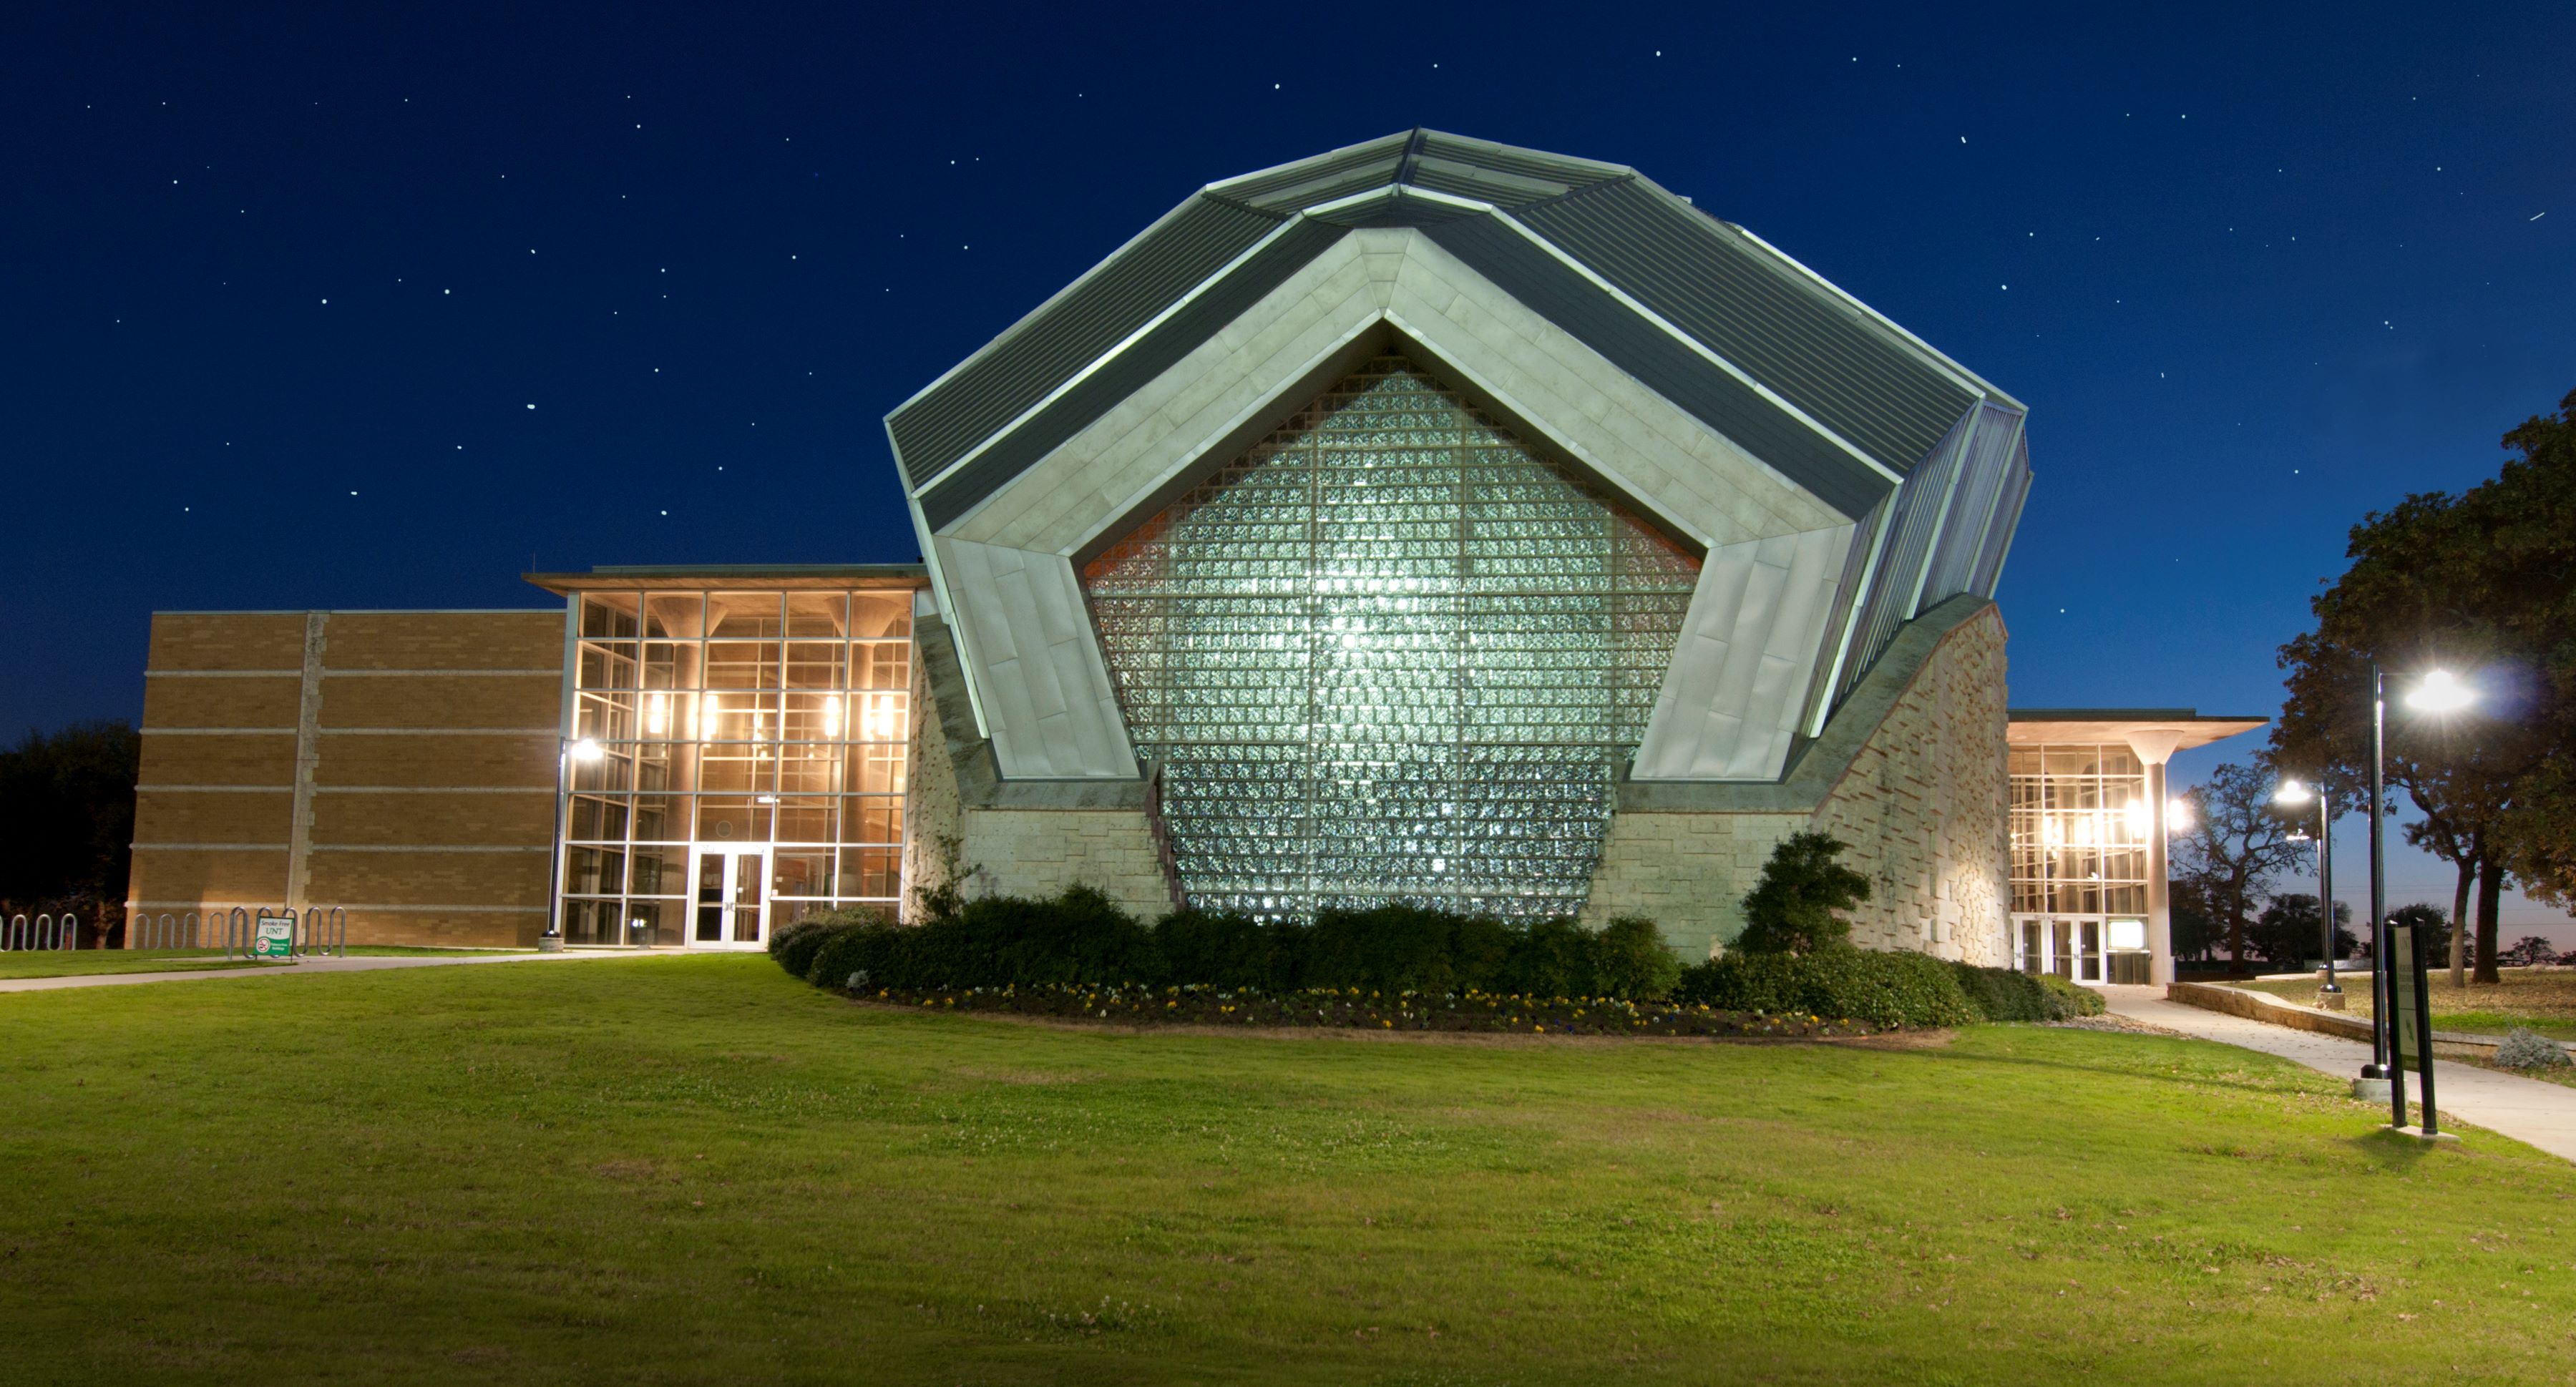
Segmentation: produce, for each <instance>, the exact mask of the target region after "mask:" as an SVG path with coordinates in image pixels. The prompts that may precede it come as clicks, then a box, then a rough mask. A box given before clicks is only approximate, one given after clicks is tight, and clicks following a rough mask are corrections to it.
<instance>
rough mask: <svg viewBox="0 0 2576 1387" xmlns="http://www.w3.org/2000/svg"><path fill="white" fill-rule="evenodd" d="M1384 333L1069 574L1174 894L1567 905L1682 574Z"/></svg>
mask: <svg viewBox="0 0 2576 1387" xmlns="http://www.w3.org/2000/svg"><path fill="white" fill-rule="evenodd" d="M1698 576H1699V561H1698V560H1697V559H1696V558H1695V557H1693V556H1692V555H1691V554H1690V553H1689V552H1688V551H1686V550H1684V549H1682V548H1681V547H1680V546H1678V545H1676V544H1674V543H1673V542H1672V541H1670V540H1668V539H1666V538H1665V537H1664V536H1662V535H1661V534H1659V533H1657V532H1655V531H1653V530H1651V529H1649V528H1647V527H1646V526H1645V525H1643V524H1641V523H1639V522H1638V521H1636V520H1635V519H1633V518H1631V517H1629V516H1628V515H1625V514H1623V513H1621V512H1620V511H1619V510H1618V509H1616V508H1615V507H1613V506H1612V505H1611V504H1609V503H1608V502H1607V501H1605V500H1604V499H1603V498H1601V497H1600V496H1598V495H1595V494H1594V493H1592V492H1591V491H1589V490H1588V489H1586V488H1585V487H1583V486H1580V485H1578V484H1577V483H1576V482H1574V481H1573V480H1571V479H1570V478H1568V477H1567V476H1566V475H1564V474H1563V473H1561V472H1559V471H1558V470H1557V469H1556V468H1555V467H1553V466H1552V465H1551V464H1549V463H1548V462H1546V461H1545V460H1543V459H1541V458H1540V457H1538V456H1536V455H1535V454H1533V453H1532V452H1531V451H1530V450H1529V449H1527V448H1526V447H1524V446H1523V445H1522V444H1520V443H1519V442H1518V441H1517V440H1515V439H1514V438H1513V437H1512V436H1511V435H1509V434H1508V433H1506V432H1505V431H1504V430H1502V429H1501V428H1499V427H1497V426H1496V425H1495V424H1494V423H1492V422H1491V421H1489V420H1487V419H1485V418H1484V417H1482V416H1481V415H1479V414H1477V413H1476V412H1475V411H1474V410H1472V409H1470V408H1468V407H1467V406H1466V405H1465V404H1463V403H1462V402H1461V401H1460V400H1459V399H1458V398H1457V397H1456V396H1454V395H1452V394H1451V393H1449V392H1448V391H1447V390H1445V389H1443V388H1442V387H1441V386H1439V385H1438V384H1437V383H1435V382H1434V381H1432V380H1431V379H1429V378H1428V377H1426V376H1424V375H1422V374H1421V373H1420V372H1418V371H1416V370H1415V369H1413V367H1412V366H1411V364H1410V363H1408V362H1407V361H1405V360H1404V359H1402V358H1400V357H1386V358H1381V359H1378V360H1375V361H1372V362H1370V363H1368V364H1367V365H1365V366H1364V367H1362V368H1361V369H1360V370H1359V371H1358V372H1357V373H1355V374H1353V375H1352V376H1350V377H1348V378H1347V379H1345V380H1343V381H1341V382H1340V383H1338V384H1337V385H1335V386H1334V387H1333V388H1332V389H1331V390H1329V391H1327V392H1326V393H1325V394H1324V395H1323V396H1322V397H1321V398H1319V399H1318V400H1316V401H1315V402H1314V403H1313V404H1312V405H1311V406H1309V407H1308V408H1307V409H1306V410H1305V411H1303V412H1302V413H1300V414H1299V415H1298V416H1297V417H1295V418H1294V419H1292V420H1290V421H1289V422H1288V423H1287V424H1286V425H1284V426H1283V427H1282V428H1280V429H1279V430H1278V431H1277V432H1275V433H1274V434H1272V435H1271V436H1270V437H1269V438H1267V439H1265V440H1264V441H1262V442H1261V443H1260V444H1258V445H1256V446H1255V447H1254V448H1252V449H1251V451H1249V452H1247V453H1246V454H1245V455H1244V456H1243V457H1241V458H1240V459H1237V460H1236V461H1234V462H1233V463H1231V464H1229V465H1228V466H1227V467H1225V468H1224V469H1223V470H1222V471H1221V472H1219V473H1218V474H1217V475H1216V476H1214V477H1212V478H1210V479H1209V480H1208V481H1206V482H1205V483H1203V484H1201V485H1200V486H1198V487H1197V488H1196V489H1194V490H1192V491H1191V492H1190V493H1188V494H1187V495H1186V496H1184V497H1182V498H1181V499H1180V500H1179V501H1177V502H1175V503H1174V504H1173V505H1172V506H1171V507H1170V508H1168V509H1167V510H1165V511H1163V512H1162V513H1161V514H1159V515H1157V516H1156V517H1154V518H1153V519H1152V520H1151V521H1149V522H1147V523H1146V524H1145V525H1144V526H1142V527H1141V528H1140V529H1139V530H1137V532H1136V533H1134V534H1133V535H1130V536H1129V537H1127V538H1126V539H1125V540H1123V541H1122V542H1120V543H1119V544H1118V545H1116V546H1115V547H1113V548H1112V549H1110V550H1109V551H1108V552H1106V553H1104V554H1102V555H1101V556H1100V557H1099V558H1098V559H1096V560H1094V561H1093V562H1092V563H1091V564H1089V565H1088V566H1087V567H1086V568H1085V570H1084V575H1083V577H1084V586H1085V589H1086V591H1087V593H1088V594H1089V598H1090V602H1091V608H1092V615H1093V619H1094V620H1095V621H1096V622H1097V624H1098V627H1099V630H1100V635H1101V640H1102V645H1103V648H1104V649H1105V651H1106V652H1107V655H1108V661H1109V668H1110V672H1111V676H1112V678H1113V680H1114V682H1115V684H1116V686H1117V690H1118V695H1119V698H1120V700H1121V702H1122V705H1123V707H1124V709H1125V713H1126V717H1127V723H1128V730H1129V732H1130V734H1131V736H1132V737H1133V739H1134V741H1135V745H1136V751H1137V754H1138V755H1139V756H1140V757H1142V758H1144V759H1145V760H1146V761H1148V762H1149V763H1153V764H1155V765H1157V766H1158V767H1159V769H1160V772H1161V775H1162V803H1163V814H1164V818H1165V821H1166V823H1167V825H1168V827H1169V831H1170V835H1171V840H1172V849H1173V855H1174V857H1175V859H1176V862H1177V865H1178V869H1179V874H1180V878H1181V884H1182V887H1183V889H1184V891H1185V892H1186V893H1187V895H1188V897H1189V900H1190V902H1191V904H1193V905H1197V906H1201V907H1204V908H1209V909H1227V910H1241V911H1248V912H1252V913H1255V914H1259V915H1263V916H1269V917H1275V918H1285V917H1300V918H1302V917H1305V916H1308V915H1310V914H1311V913H1312V912H1313V911H1314V910H1315V909H1317V908H1319V907H1324V906H1335V905H1354V906H1365V905H1373V904H1378V903H1383V902H1389V901H1409V902H1419V903H1425V904H1438V905H1445V906H1450V907H1453V908H1459V909H1467V910H1475V911H1482V912H1488V913H1493V914H1499V915H1503V916H1506V917H1517V918H1537V917H1544V916H1549V915H1561V914H1571V913H1573V912H1575V911H1577V910H1579V909H1580V908H1581V907H1582V904H1583V899H1584V894H1585V892H1586V890H1587V889H1588V887H1589V885H1590V882H1591V878H1592V873H1593V869H1594V867H1595V866H1596V865H1597V863H1598V861H1599V858H1600V850H1601V835H1602V832H1603V830H1604V829H1605V828H1606V827H1607V826H1608V823H1609V815H1610V784H1611V781H1612V778H1613V777H1614V776H1615V775H1616V774H1617V772H1618V771H1619V769H1620V768H1621V766H1622V765H1623V764H1624V762H1625V760H1626V758H1628V757H1630V756H1633V755H1634V754H1635V752H1636V748H1637V744H1638V742H1639V741H1640V740H1641V739H1642V738H1643V737H1644V735H1645V730H1646V721H1647V718H1648V717H1649V715H1650V714H1651V713H1652V712H1653V709H1654V702H1655V695H1656V692H1657V690H1658V689H1659V688H1660V687H1661V685H1662V683H1663V678H1664V672H1665V667H1666V665H1667V664H1668V663H1669V662H1670V660H1671V657H1672V649H1673V642H1674V640H1675V638H1676V637H1677V636H1678V634H1679V632H1680V629H1681V623H1682V617H1683V614H1684V611H1685V609H1686V608H1687V607H1688V605H1689V603H1690V595H1691V589H1692V587H1693V585H1694V584H1695V583H1696V582H1697V581H1698Z"/></svg>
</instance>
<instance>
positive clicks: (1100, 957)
mask: <svg viewBox="0 0 2576 1387" xmlns="http://www.w3.org/2000/svg"><path fill="white" fill-rule="evenodd" d="M769 948H770V953H771V954H772V955H773V956H774V957H775V958H776V959H777V960H778V963H779V966H781V967H783V968H785V969H786V970H787V971H788V972H790V973H793V974H795V975H796V976H798V977H801V978H805V979H807V980H808V981H811V982H813V983H814V984H815V985H817V986H821V987H832V988H851V989H856V988H860V987H865V988H867V989H870V990H877V989H893V990H896V991H905V992H922V991H931V990H955V989H969V988H1004V987H1014V986H1019V987H1027V986H1037V985H1051V984H1082V985H1091V986H1103V987H1117V986H1129V987H1165V986H1185V987H1210V988H1219V989H1226V990H1230V991H1239V992H1243V993H1250V994H1264V995H1269V996H1273V997H1277V996H1284V995H1286V994H1289V993H1292V992H1297V991H1301V990H1310V989H1323V988H1333V989H1350V988H1357V989H1362V990H1365V991H1372V992H1384V993H1387V994H1389V995H1395V994H1402V993H1414V994H1419V995H1422V996H1427V997H1439V996H1448V995H1460V996H1463V995H1467V994H1471V993H1482V994H1498V995H1506V996H1523V997H1559V998H1585V997H1609V998H1621V999H1626V1000H1634V1001H1649V1000H1652V1001H1662V1000H1666V999H1670V1000H1672V1001H1673V1002H1675V1003H1676V1004H1678V1005H1682V1006H1697V1007H1708V1008H1711V1009H1714V1010H1718V1011H1727V1012H1743V1013H1748V1014H1750V1013H1762V1014H1766V1015H1770V1016H1817V1017H1825V1018H1842V1017H1848V1018H1851V1019H1853V1020H1857V1021H1865V1022H1867V1023H1869V1024H1870V1025H1872V1026H1879V1027H1888V1026H1955V1025H1959V1024H1962V1023H1964V1022H1969V1021H1977V1020H1987V1021H2059V1020H2064V1019H2066V1018H2068V1017H2070V1016H2079V1015H2090V1014H2093V1013H2097V1012H2099V1011H2101V1009H2102V999H2101V997H2100V996H2099V995H2098V994H2096V993H2093V992H2089V991H2086V990H2085V989H2083V988H2079V987H2076V986H2074V985H2073V984H2071V983H2067V982H2065V981H2063V980H2062V979H2058V978H2033V977H2027V976H2024V975H2023V974H2021V973H2017V972H2014V971H2012V970H2010V969H2004V968H1979V967H1975V966H1973V965H1970V964H1964V963H1947V962H1943V961H1942V960H1939V959H1935V958H1931V957H1929V956H1927V955H1923V954H1917V953H1906V952H1894V953H1879V952H1875V951H1870V950H1863V949H1855V948H1851V947H1849V946H1847V945H1846V946H1837V947H1828V948H1819V949H1816V950H1813V951H1811V952H1808V953H1802V954H1754V953H1731V954H1728V955H1726V956H1725V957H1723V958H1718V959H1712V960H1710V961H1708V962H1706V963H1700V964H1694V965H1692V966H1690V967H1688V968H1684V967H1682V966H1680V965H1679V963H1678V962H1676V961H1675V959H1674V958H1673V955H1672V952H1671V950H1669V949H1667V948H1666V947H1665V946H1664V944H1663V941H1662V938H1661V937H1660V935H1659V934H1658V933H1657V931H1656V930H1655V927H1654V925H1653V924H1652V923H1651V922H1649V921H1646V920H1640V919H1634V918H1628V919H1621V920H1616V921H1613V922H1612V923H1611V924H1610V925H1609V926H1608V927H1607V928H1605V929H1603V930H1600V931H1598V932H1595V931H1591V930H1586V929H1584V928H1582V927H1581V926H1579V925H1577V924H1575V923H1574V922H1573V921H1570V920H1547V921H1541V922H1539V923H1537V924H1533V925H1527V926H1522V925H1515V924H1511V923H1507V922H1505V921H1501V920H1495V919H1491V918H1487V917H1482V916H1470V915H1456V914H1451V913H1449V912H1447V911H1440V910H1431V909H1425V908H1421V907H1415V906H1385V907H1381V908H1378V909H1375V910H1343V911H1325V912H1323V913H1322V914H1320V915H1319V916H1318V917H1317V918H1316V920H1315V921H1314V923H1312V924H1305V925H1300V924H1264V923H1261V922H1259V921H1255V920H1252V919H1249V918H1246V917H1244V916H1239V915H1223V914H1215V913H1210V912H1206V911H1196V910H1184V911H1178V912H1175V913H1173V914H1170V915H1166V916H1164V917H1163V918H1162V919H1160V920H1158V921H1156V922H1154V923H1152V924H1150V925H1149V924H1146V923H1144V922H1142V921H1139V920H1138V919H1136V918H1135V917H1134V916H1132V915H1129V914H1128V913H1126V912H1125V911H1123V910H1120V909H1119V908H1118V907H1117V906H1116V905H1115V904H1113V903H1112V902H1110V901H1109V900H1108V899H1107V898H1106V897H1104V896H1102V895H1101V894H1100V893H1099V892H1097V891H1093V890H1090V889H1088V888H1084V887H1075V888H1074V889H1072V890H1070V891H1067V892H1065V893H1064V894H1063V895H1062V896H1059V897H1056V898H1054V899H1052V900H1033V899H1028V898H1025V897H1016V896H993V897H986V898H984V899H982V900H977V901H973V902H969V903H967V904H966V905H965V906H963V907H962V908H961V909H960V910H958V911H957V912H956V913H955V914H953V915H949V916H946V917H943V918H939V919H934V920H931V921H928V922H925V923H923V924H919V925H909V926H906V925H897V924H895V923H894V922H893V921H891V920H889V919H888V918H886V917H885V916H883V915H881V914H878V913H876V912H872V911H848V912H839V913H836V914H832V915H825V916H821V917H817V918H815V919H812V920H808V921H805V922H802V923H799V924H796V925H791V926H789V927H787V928H786V929H783V930H780V931H778V933H777V934H776V936H775V937H774V938H772V939H771V941H770V945H769Z"/></svg>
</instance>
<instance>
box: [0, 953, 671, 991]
mask: <svg viewBox="0 0 2576 1387" xmlns="http://www.w3.org/2000/svg"><path fill="white" fill-rule="evenodd" d="M650 956H652V955H651V954H650V953H649V952H648V951H646V950H642V949H598V950H590V951H584V952H579V953H575V952H571V951H566V952H564V953H559V954H458V955H456V956H455V957H453V958H440V957H438V956H436V955H431V954H404V955H395V956H389V957H383V958H366V957H360V958H301V959H297V960H296V961H295V962H293V963H272V964H264V965H259V966H254V967H249V968H187V969H179V970H175V971H172V972H167V973H79V974H74V975H72V976H70V977H64V978H0V992H52V991H56V990H58V989H60V988H66V987H126V986H130V985H133V984H137V983H147V982H197V981H200V980H205V979H212V978H279V977H310V976H313V975H315V974H319V973H373V972H377V971H380V970H382V969H387V968H453V967H456V966H457V965H459V964H465V963H561V962H564V961H566V960H568V959H577V958H646V957H650Z"/></svg>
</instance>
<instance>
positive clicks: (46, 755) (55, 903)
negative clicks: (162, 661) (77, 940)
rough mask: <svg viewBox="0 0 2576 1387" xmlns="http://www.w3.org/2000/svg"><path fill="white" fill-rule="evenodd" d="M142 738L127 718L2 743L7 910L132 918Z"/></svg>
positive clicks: (2, 895)
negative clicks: (129, 894) (129, 886)
mask: <svg viewBox="0 0 2576 1387" xmlns="http://www.w3.org/2000/svg"><path fill="white" fill-rule="evenodd" d="M141 759H142V741H141V739H140V738H139V737H137V736H136V735H135V732H134V729H133V728H131V727H129V726H127V725H126V724H124V723H121V722H78V723H73V724H72V725H70V726H68V727H65V728H63V729H62V730H61V731H59V732H56V733H53V734H52V735H50V736H47V735H45V734H42V733H36V732H30V733H28V734H27V735H26V737H25V738H23V739H21V740H20V741H19V743H18V745H16V746H15V747H12V748H10V749H8V750H6V751H0V912H6V913H10V914H15V913H18V912H20V911H27V912H33V911H38V910H45V911H63V910H69V911H72V912H74V913H75V914H77V915H79V916H80V918H81V919H82V920H84V921H87V922H89V923H90V924H91V925H93V926H96V927H97V928H98V929H99V930H100V935H101V937H103V936H104V934H105V932H106V931H107V930H109V929H112V928H114V927H115V925H117V924H118V923H121V922H122V921H123V919H124V911H125V881H126V877H127V875H128V871H129V868H130V867H131V865H132V863H133V856H134V855H133V850H132V847H131V844H132V843H133V841H134V780H135V775H136V772H137V769H138V767H139V765H140V763H141Z"/></svg>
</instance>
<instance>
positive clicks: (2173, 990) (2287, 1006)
mask: <svg viewBox="0 0 2576 1387" xmlns="http://www.w3.org/2000/svg"><path fill="white" fill-rule="evenodd" d="M2362 976H2363V977H2364V978H2367V977H2368V976H2369V975H2368V974H2366V973H2365V974H2363V975H2362ZM2165 1000H2166V1001H2168V1002H2181V1003H2183V1004H2184V1005H2186V1006H2195V1007H2199V1008H2202V1009H2203V1010H2206V1011H2223V1012H2225V1013H2227V1014H2228V1015H2230V1016H2242V1017H2244V1018H2245V1019H2247V1020H2249V1021H2263V1022H2267V1023H2269V1024H2271V1025H2275V1026H2287V1027H2289V1028H2290V1029H2292V1030H2298V1031H2315V1032H2317V1033H2318V1034H2320V1035H2333V1036H2341V1037H2343V1038H2344V1039H2346V1040H2358V1041H2361V1042H2363V1043H2364V1044H2367V1043H2369V1041H2370V1038H2371V1031H2370V1023H2369V1022H2367V1021H2364V1020H2362V1019H2361V1018H2360V1017H2358V1016H2342V1015H2338V1014H2336V1013H2334V1012H2331V1011H2318V1010H2316V1009H2315V1008H2313V1007H2303V1006H2300V1005H2298V1004H2296V1003H2294V1002H2285V1001H2282V1000H2281V999H2280V998H2278V997H2275V996H2273V995H2271V994H2270V993H2268V992H2248V991H2246V990H2245V989H2243V988H2238V987H2220V986H2217V985H2216V984H2213V983H2205V982H2172V983H2166V984H2165ZM2503 1043H2504V1037H2503V1036H2500V1035H2475V1034H2472V1033H2469V1032H2466V1031H2435V1032H2433V1053H2434V1054H2435V1055H2439V1054H2441V1053H2442V1051H2443V1049H2444V1048H2445V1047H2455V1048H2457V1049H2461V1050H2476V1051H2479V1052H2481V1053H2480V1054H2479V1055H2477V1056H2476V1058H2479V1059H2485V1058H2488V1057H2489V1056H2492V1055H2493V1054H2494V1053H2495V1048H2496V1047H2497V1046H2498V1045H2501V1044H2503ZM2559 1048H2560V1049H2563V1050H2566V1051H2567V1052H2568V1053H2569V1054H2570V1055H2571V1056H2576V1045H2569V1044H2568V1043H2567V1042H2565V1041H2560V1042H2559Z"/></svg>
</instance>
